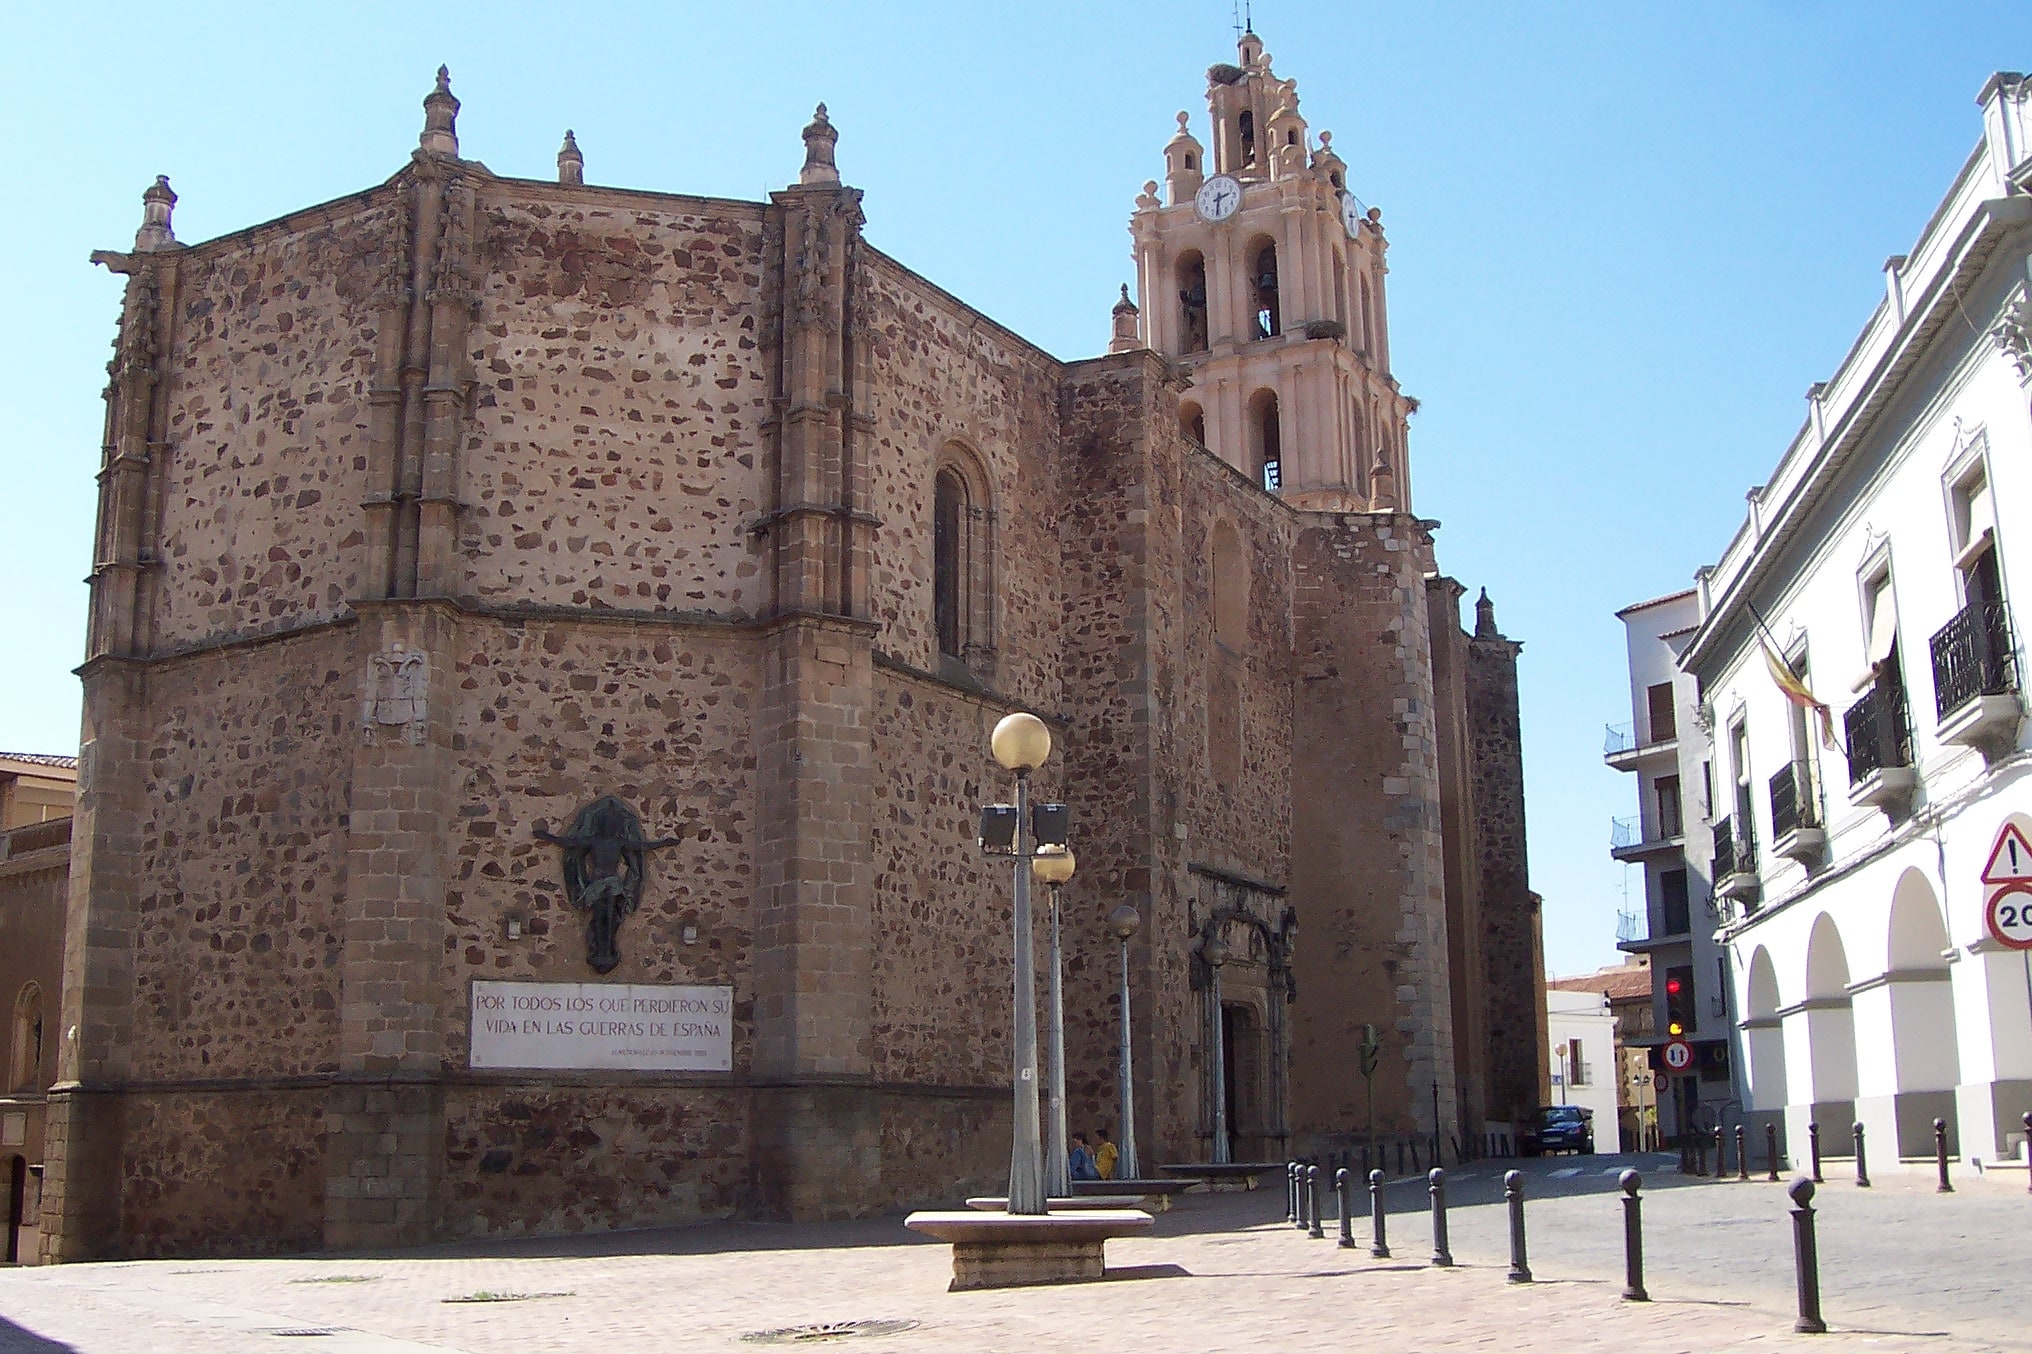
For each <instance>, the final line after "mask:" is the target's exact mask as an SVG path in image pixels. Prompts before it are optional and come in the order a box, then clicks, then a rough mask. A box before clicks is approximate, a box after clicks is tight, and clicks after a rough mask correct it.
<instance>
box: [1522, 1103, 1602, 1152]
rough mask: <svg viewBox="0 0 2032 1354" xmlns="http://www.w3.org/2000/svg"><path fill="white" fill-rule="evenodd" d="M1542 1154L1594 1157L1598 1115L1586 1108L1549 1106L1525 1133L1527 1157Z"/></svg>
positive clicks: (1541, 1111)
mask: <svg viewBox="0 0 2032 1354" xmlns="http://www.w3.org/2000/svg"><path fill="white" fill-rule="evenodd" d="M1541 1152H1577V1153H1579V1154H1580V1155H1582V1156H1590V1157H1591V1156H1593V1155H1594V1154H1595V1112H1594V1111H1593V1110H1591V1109H1588V1108H1587V1107H1586V1106H1583V1105H1546V1106H1543V1107H1542V1108H1541V1109H1540V1110H1539V1111H1538V1113H1537V1114H1535V1115H1533V1116H1532V1118H1531V1124H1530V1126H1529V1127H1528V1128H1526V1129H1525V1130H1524V1155H1525V1156H1527V1157H1535V1156H1537V1155H1539V1154H1540V1153H1541Z"/></svg>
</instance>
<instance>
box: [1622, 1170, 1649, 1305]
mask: <svg viewBox="0 0 2032 1354" xmlns="http://www.w3.org/2000/svg"><path fill="white" fill-rule="evenodd" d="M1617 1183H1618V1184H1620V1185H1621V1186H1622V1187H1623V1300H1624V1301H1625V1302H1649V1301H1651V1295H1650V1294H1649V1293H1646V1292H1645V1291H1644V1205H1643V1203H1642V1202H1641V1201H1640V1200H1639V1199H1638V1198H1637V1190H1638V1188H1639V1187H1640V1186H1642V1185H1643V1183H1644V1177H1643V1176H1641V1175H1639V1174H1637V1173H1636V1172H1635V1171H1624V1172H1623V1173H1622V1175H1621V1176H1619V1177H1617Z"/></svg>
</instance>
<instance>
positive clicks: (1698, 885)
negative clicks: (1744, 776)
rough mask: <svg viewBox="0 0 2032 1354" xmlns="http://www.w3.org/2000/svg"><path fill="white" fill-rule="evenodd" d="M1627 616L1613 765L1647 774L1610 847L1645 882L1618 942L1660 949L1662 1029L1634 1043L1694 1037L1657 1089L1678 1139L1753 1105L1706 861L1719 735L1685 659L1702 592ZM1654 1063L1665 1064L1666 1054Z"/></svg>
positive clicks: (1654, 972)
mask: <svg viewBox="0 0 2032 1354" xmlns="http://www.w3.org/2000/svg"><path fill="white" fill-rule="evenodd" d="M1616 616H1617V618H1618V619H1619V620H1621V621H1622V622H1623V625H1624V628H1625V631H1626V634H1627V641H1628V650H1629V663H1630V711H1631V720H1630V722H1629V723H1627V724H1620V725H1611V726H1610V728H1609V736H1608V742H1607V746H1606V747H1605V749H1604V752H1605V756H1606V759H1607V761H1608V764H1609V765H1610V766H1611V767H1614V768H1615V769H1616V770H1618V771H1628V772H1631V773H1633V774H1634V775H1635V776H1636V789H1637V806H1638V807H1637V812H1636V813H1635V814H1633V815H1630V816H1628V817H1624V818H1618V819H1616V820H1615V821H1614V822H1613V823H1611V824H1610V835H1609V854H1610V855H1612V856H1614V857H1615V858H1616V859H1617V860H1620V861H1622V862H1623V863H1624V864H1625V865H1627V866H1629V867H1630V869H1631V872H1632V877H1633V882H1639V881H1640V882H1641V884H1642V891H1641V892H1638V891H1636V890H1632V894H1631V897H1630V906H1629V907H1627V908H1626V910H1625V911H1624V912H1623V913H1622V915H1621V916H1620V917H1619V918H1618V919H1617V925H1616V946H1617V948H1618V949H1621V950H1624V951H1626V952H1628V953H1631V954H1648V955H1649V956H1650V958H1651V981H1652V993H1651V1001H1652V1022H1651V1030H1650V1032H1649V1033H1647V1034H1645V1035H1643V1036H1640V1037H1637V1038H1633V1039H1629V1040H1627V1042H1628V1043H1629V1044H1630V1045H1631V1046H1633V1047H1646V1048H1650V1049H1653V1050H1656V1049H1657V1048H1659V1046H1661V1045H1663V1044H1665V1043H1667V1042H1669V1041H1670V1040H1672V1039H1675V1038H1677V1039H1684V1040H1686V1041H1687V1043H1689V1044H1690V1045H1692V1047H1693V1051H1694V1063H1693V1066H1692V1068H1691V1070H1690V1071H1689V1072H1688V1074H1687V1075H1685V1076H1676V1077H1672V1078H1670V1079H1669V1081H1668V1084H1667V1087H1666V1089H1665V1090H1664V1091H1663V1092H1662V1093H1661V1094H1659V1096H1658V1129H1659V1131H1660V1132H1661V1133H1663V1134H1664V1135H1665V1137H1666V1138H1667V1139H1668V1140H1671V1139H1676V1138H1677V1137H1678V1136H1679V1135H1680V1134H1681V1133H1683V1132H1685V1131H1686V1129H1687V1128H1688V1127H1689V1126H1691V1127H1694V1128H1698V1129H1701V1130H1703V1131H1706V1130H1711V1129H1713V1128H1714V1127H1716V1126H1717V1125H1721V1126H1725V1127H1733V1126H1734V1125H1735V1124H1736V1123H1737V1122H1739V1121H1740V1120H1741V1119H1742V1118H1743V1111H1744V1098H1743V1096H1742V1093H1741V1091H1740V1089H1739V1083H1738V1081H1737V1080H1736V1071H1737V1067H1738V1059H1736V1058H1735V1057H1734V1056H1733V1050H1734V1046H1735V1035H1736V1030H1735V1024H1734V1022H1733V1021H1732V1020H1731V1019H1730V1018H1729V1011H1730V1006H1729V990H1730V986H1731V977H1730V971H1729V964H1728V953H1727V950H1726V948H1725V947H1724V946H1723V945H1722V943H1721V941H1720V940H1719V939H1718V938H1717V936H1716V923H1717V922H1718V921H1719V920H1720V912H1719V911H1718V909H1717V907H1716V904H1715V900H1714V897H1713V893H1712V890H1711V889H1710V887H1709V879H1710V876H1709V874H1708V869H1707V864H1708V862H1707V856H1708V851H1707V838H1708V833H1707V824H1708V823H1709V821H1710V815H1709V812H1708V801H1707V792H1706V788H1705V782H1704V778H1703V775H1702V768H1703V767H1704V766H1705V765H1706V764H1707V761H1708V741H1707V735H1706V733H1705V731H1704V730H1703V729H1702V728H1701V726H1700V718H1699V716H1700V689H1699V684H1698V683H1697V682H1696V681H1695V680H1694V678H1693V676H1692V675H1691V674H1689V673H1687V672H1685V671H1683V670H1682V669H1681V668H1680V665H1679V659H1680V655H1681V653H1682V652H1683V651H1684V650H1685V648H1686V645H1687V643H1688V642H1689V641H1690V640H1691V639H1692V638H1693V636H1694V635H1695V633H1696V632H1697V631H1698V630H1699V628H1700V597H1699V594H1698V593H1697V592H1696V591H1695V590H1694V589H1691V588H1689V589H1687V590H1686V591H1684V592H1678V593H1674V594H1672V595H1671V596H1669V597H1659V598H1654V599H1653V600H1651V601H1648V602H1638V603H1636V604H1635V605H1633V606H1627V607H1624V608H1623V609H1622V610H1621V611H1619V612H1617V613H1616ZM1689 825H1691V827H1692V830H1691V831H1689ZM1652 1066H1653V1067H1654V1068H1655V1067H1660V1066H1662V1064H1661V1063H1659V1062H1658V1061H1657V1060H1656V1054H1655V1053H1654V1054H1653V1061H1652Z"/></svg>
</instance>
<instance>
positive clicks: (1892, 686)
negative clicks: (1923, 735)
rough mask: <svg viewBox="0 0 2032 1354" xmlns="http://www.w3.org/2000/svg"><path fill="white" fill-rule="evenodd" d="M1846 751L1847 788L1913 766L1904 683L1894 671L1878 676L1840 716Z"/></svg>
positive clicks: (1909, 721)
mask: <svg viewBox="0 0 2032 1354" xmlns="http://www.w3.org/2000/svg"><path fill="white" fill-rule="evenodd" d="M1842 732H1843V734H1844V735H1846V738H1847V742H1848V748H1849V784H1851V785H1854V784H1856V783H1857V782H1858V781H1860V780H1862V779H1863V778H1864V777H1865V776H1870V775H1874V774H1875V773H1877V772H1879V771H1882V770H1883V769H1884V768H1885V767H1890V766H1910V765H1912V728H1911V719H1910V717H1909V715H1908V714H1907V712H1906V708H1905V683H1904V681H1903V679H1902V678H1900V677H1899V675H1898V671H1897V669H1896V668H1889V669H1887V670H1886V671H1885V672H1884V673H1882V674H1881V675H1879V676H1878V678H1877V682H1876V685H1874V686H1872V687H1871V688H1870V689H1869V690H1868V691H1865V692H1864V693H1863V698H1862V699H1861V700H1859V701H1857V702H1856V703H1855V704H1854V705H1851V706H1850V707H1849V708H1848V712H1847V713H1846V714H1844V715H1843V716H1842Z"/></svg>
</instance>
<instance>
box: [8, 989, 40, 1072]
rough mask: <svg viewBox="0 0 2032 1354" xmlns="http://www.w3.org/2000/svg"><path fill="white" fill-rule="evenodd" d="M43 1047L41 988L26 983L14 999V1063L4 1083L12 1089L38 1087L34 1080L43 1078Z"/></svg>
mask: <svg viewBox="0 0 2032 1354" xmlns="http://www.w3.org/2000/svg"><path fill="white" fill-rule="evenodd" d="M42 1047H43V1019H42V988H41V987H40V986H38V985H37V984H35V983H29V984H27V985H26V986H24V987H23V988H22V989H21V992H20V993H19V995H17V996H16V997H15V999H14V1049H13V1057H12V1062H13V1064H14V1066H13V1068H12V1075H11V1076H10V1078H9V1080H8V1083H7V1084H8V1086H9V1087H10V1088H11V1089H13V1090H16V1091H33V1090H39V1089H41V1088H40V1087H39V1086H37V1084H36V1083H37V1082H38V1081H39V1080H41V1077H42Z"/></svg>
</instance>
